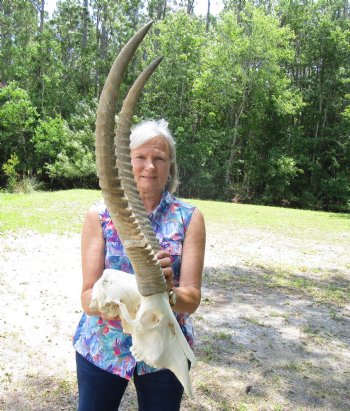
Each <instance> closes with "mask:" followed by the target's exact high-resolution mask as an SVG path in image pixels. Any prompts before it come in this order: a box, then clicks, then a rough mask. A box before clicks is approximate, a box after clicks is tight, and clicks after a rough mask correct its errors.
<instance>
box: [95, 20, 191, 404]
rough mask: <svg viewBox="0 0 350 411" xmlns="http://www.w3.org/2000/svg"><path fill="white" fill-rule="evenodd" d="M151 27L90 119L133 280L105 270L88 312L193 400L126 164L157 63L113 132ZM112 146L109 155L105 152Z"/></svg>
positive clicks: (122, 58)
mask: <svg viewBox="0 0 350 411" xmlns="http://www.w3.org/2000/svg"><path fill="white" fill-rule="evenodd" d="M150 26H151V23H149V24H147V25H146V26H144V27H143V28H142V29H141V30H139V31H138V32H137V33H136V34H135V35H134V36H133V37H132V38H131V39H130V40H129V42H128V43H127V44H126V45H125V46H124V48H123V49H122V50H121V52H120V53H119V55H118V57H117V58H116V60H115V62H114V64H113V66H112V68H111V70H110V73H109V75H108V77H107V80H106V82H105V86H104V88H103V91H102V93H101V97H100V103H99V106H98V110H97V118H96V166H97V172H98V176H99V183H100V187H101V189H102V194H103V197H104V200H105V203H106V205H107V207H108V210H109V212H110V215H111V218H112V220H113V223H114V225H115V227H116V229H117V231H118V235H119V237H120V239H121V241H122V244H123V246H124V248H125V251H126V253H127V255H128V257H129V259H130V261H131V263H132V266H133V268H134V271H135V276H133V275H131V274H127V273H122V272H120V271H117V270H110V269H109V270H105V271H104V273H103V275H102V277H101V278H100V279H99V280H98V281H97V282H96V283H95V285H94V287H93V297H92V301H91V305H90V308H91V309H92V310H98V311H100V312H101V313H104V314H106V315H108V316H115V315H119V316H120V318H121V320H122V326H123V330H124V332H126V333H129V334H131V335H132V341H133V343H132V347H131V352H132V354H133V355H134V357H135V358H136V360H137V361H141V360H142V361H144V362H145V363H146V364H148V365H150V366H152V367H156V368H168V369H170V370H171V371H173V372H174V374H175V375H176V376H177V378H178V379H179V380H180V382H181V383H182V384H183V386H184V389H185V391H186V393H187V394H188V396H189V397H190V398H192V397H193V394H192V387H191V382H190V378H189V370H188V360H189V361H190V362H191V364H192V365H194V364H195V357H194V354H193V352H192V350H191V348H190V347H189V345H188V343H187V341H186V339H185V337H184V335H183V333H182V331H181V328H180V326H179V324H178V322H177V321H176V318H175V316H174V313H173V312H172V309H171V307H170V304H169V299H168V294H167V292H166V282H165V279H164V276H163V273H162V270H161V268H160V265H159V262H158V259H157V258H156V256H155V253H156V252H157V251H158V250H159V243H158V241H157V239H156V237H155V234H154V232H153V229H152V227H151V225H150V222H149V219H148V216H147V213H146V211H145V208H144V205H143V202H142V200H141V198H140V196H139V193H138V191H137V187H136V184H135V182H134V177H133V172H132V166H131V159H130V148H129V138H130V126H131V121H132V116H133V113H134V109H135V106H136V103H137V100H138V98H139V96H140V94H141V92H142V89H143V87H144V85H145V83H146V81H147V80H148V78H149V77H150V76H151V74H152V73H153V71H154V70H155V69H156V67H157V66H158V64H159V63H160V61H161V58H160V59H157V60H155V61H154V62H153V63H152V64H151V65H150V66H149V67H148V68H146V70H145V71H144V72H143V73H141V75H140V76H139V77H138V78H137V80H136V81H135V83H134V85H133V86H132V87H131V89H130V90H129V93H128V95H127V97H126V98H125V100H124V103H123V106H122V109H121V111H120V114H119V120H118V124H117V128H116V131H115V135H114V130H115V120H114V119H115V112H116V103H117V100H118V93H119V87H120V84H121V82H122V77H123V75H124V73H125V71H126V69H127V66H128V64H129V62H130V60H131V58H132V56H133V55H134V53H135V51H136V49H137V47H138V46H139V44H140V43H141V42H142V40H143V38H144V36H145V35H146V34H147V32H148V30H149V28H150ZM113 146H114V148H115V152H113V150H112V149H111V148H112V147H113Z"/></svg>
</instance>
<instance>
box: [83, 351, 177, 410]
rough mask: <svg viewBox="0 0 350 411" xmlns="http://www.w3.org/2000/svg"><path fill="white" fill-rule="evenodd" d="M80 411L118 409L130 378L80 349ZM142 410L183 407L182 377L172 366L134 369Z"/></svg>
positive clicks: (138, 398)
mask: <svg viewBox="0 0 350 411" xmlns="http://www.w3.org/2000/svg"><path fill="white" fill-rule="evenodd" d="M76 363H77V378H78V389H79V408H78V411H102V410H103V411H116V410H118V407H119V404H120V401H121V399H122V397H123V395H124V392H125V390H126V387H127V385H128V380H126V379H125V378H122V377H119V376H118V375H114V374H112V373H110V372H107V371H104V370H102V369H100V368H98V367H96V366H95V365H94V364H92V363H90V362H89V361H88V360H86V359H85V358H84V357H82V356H81V355H80V354H78V353H76ZM134 384H135V388H136V393H137V400H138V404H139V411H165V410H166V411H179V410H180V404H181V399H182V395H183V391H184V390H183V387H182V384H181V383H180V381H179V380H178V379H177V378H176V376H175V375H174V374H173V373H172V372H171V371H170V370H161V371H156V372H152V373H149V374H144V375H137V373H136V372H135V373H134Z"/></svg>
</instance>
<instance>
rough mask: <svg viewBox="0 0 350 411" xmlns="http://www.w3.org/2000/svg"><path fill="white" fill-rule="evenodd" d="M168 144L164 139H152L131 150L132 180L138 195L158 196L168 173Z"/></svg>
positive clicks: (169, 161)
mask: <svg viewBox="0 0 350 411" xmlns="http://www.w3.org/2000/svg"><path fill="white" fill-rule="evenodd" d="M170 163H171V159H170V150H169V144H168V142H167V141H166V139H165V138H164V137H160V136H158V137H154V138H152V139H151V140H149V141H147V142H146V143H144V144H142V145H141V146H139V147H137V148H134V149H133V150H131V164H132V168H133V173H134V179H135V182H136V184H137V188H138V190H139V192H140V194H141V195H142V194H156V195H159V194H160V193H161V192H162V191H163V188H164V186H165V184H166V182H167V179H168V176H169V171H170Z"/></svg>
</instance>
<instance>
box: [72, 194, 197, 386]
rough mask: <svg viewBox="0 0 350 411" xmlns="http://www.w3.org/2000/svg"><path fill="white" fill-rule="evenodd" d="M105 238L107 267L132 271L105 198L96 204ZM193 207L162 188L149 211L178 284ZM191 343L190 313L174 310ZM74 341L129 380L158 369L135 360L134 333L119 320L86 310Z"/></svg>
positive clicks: (97, 361)
mask: <svg viewBox="0 0 350 411" xmlns="http://www.w3.org/2000/svg"><path fill="white" fill-rule="evenodd" d="M95 207H96V210H97V211H98V214H99V218H100V222H101V226H102V231H103V236H104V238H105V268H113V269H115V270H120V271H124V272H127V273H133V268H132V266H131V263H130V261H129V259H128V257H127V255H126V253H125V251H124V248H123V246H122V244H121V241H120V238H119V236H118V233H117V231H116V229H115V228H114V225H113V222H112V220H111V217H110V215H109V212H108V210H107V208H106V206H105V204H104V203H103V202H100V203H98V204H96V205H95ZM193 211H194V207H193V206H190V205H189V204H187V203H185V202H183V201H181V200H179V199H177V198H175V197H174V196H172V195H171V194H170V193H168V192H167V191H164V192H163V195H162V198H161V201H160V203H159V205H158V206H157V208H156V209H155V210H154V211H153V212H152V213H151V214H150V215H149V219H150V221H151V225H152V227H153V230H154V232H155V234H156V236H157V239H158V240H159V243H160V245H161V248H162V249H165V250H167V251H169V253H170V255H171V260H172V265H173V271H174V283H175V286H178V285H179V280H180V267H181V253H182V244H183V241H184V239H185V234H186V231H187V228H188V225H189V223H190V220H191V217H192V214H193ZM175 315H176V318H177V320H178V322H179V325H180V327H181V329H182V332H183V333H184V335H185V337H186V339H187V341H188V343H189V345H190V346H192V345H193V328H192V323H191V320H190V318H189V315H188V314H184V313H177V314H175ZM73 344H74V347H75V349H76V351H77V352H78V353H79V354H81V355H82V356H83V357H84V358H85V359H87V360H88V361H90V362H92V363H93V364H95V365H96V366H97V367H99V368H102V369H103V370H106V371H109V372H111V373H113V374H116V375H119V376H121V377H123V378H126V379H128V380H130V379H131V378H132V375H133V373H134V371H135V369H136V372H137V374H139V375H140V374H145V373H149V372H153V371H156V369H155V368H152V367H150V366H148V365H147V364H145V363H144V362H136V360H135V358H134V357H133V356H132V355H131V352H130V347H131V345H132V337H131V336H130V335H128V334H124V333H123V329H122V327H121V323H120V321H105V320H103V319H102V318H101V317H94V316H88V315H86V314H85V313H84V314H83V316H82V317H81V320H80V322H79V324H78V327H77V329H76V332H75V335H74V338H73Z"/></svg>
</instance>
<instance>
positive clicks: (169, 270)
mask: <svg viewBox="0 0 350 411" xmlns="http://www.w3.org/2000/svg"><path fill="white" fill-rule="evenodd" d="M156 257H157V258H158V260H159V263H160V266H161V268H162V271H163V275H164V278H165V281H166V284H167V291H168V292H169V291H170V290H171V289H172V288H174V286H175V284H174V271H173V267H172V264H171V259H170V254H169V252H168V251H166V250H160V251H158V252H157V254H156Z"/></svg>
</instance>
